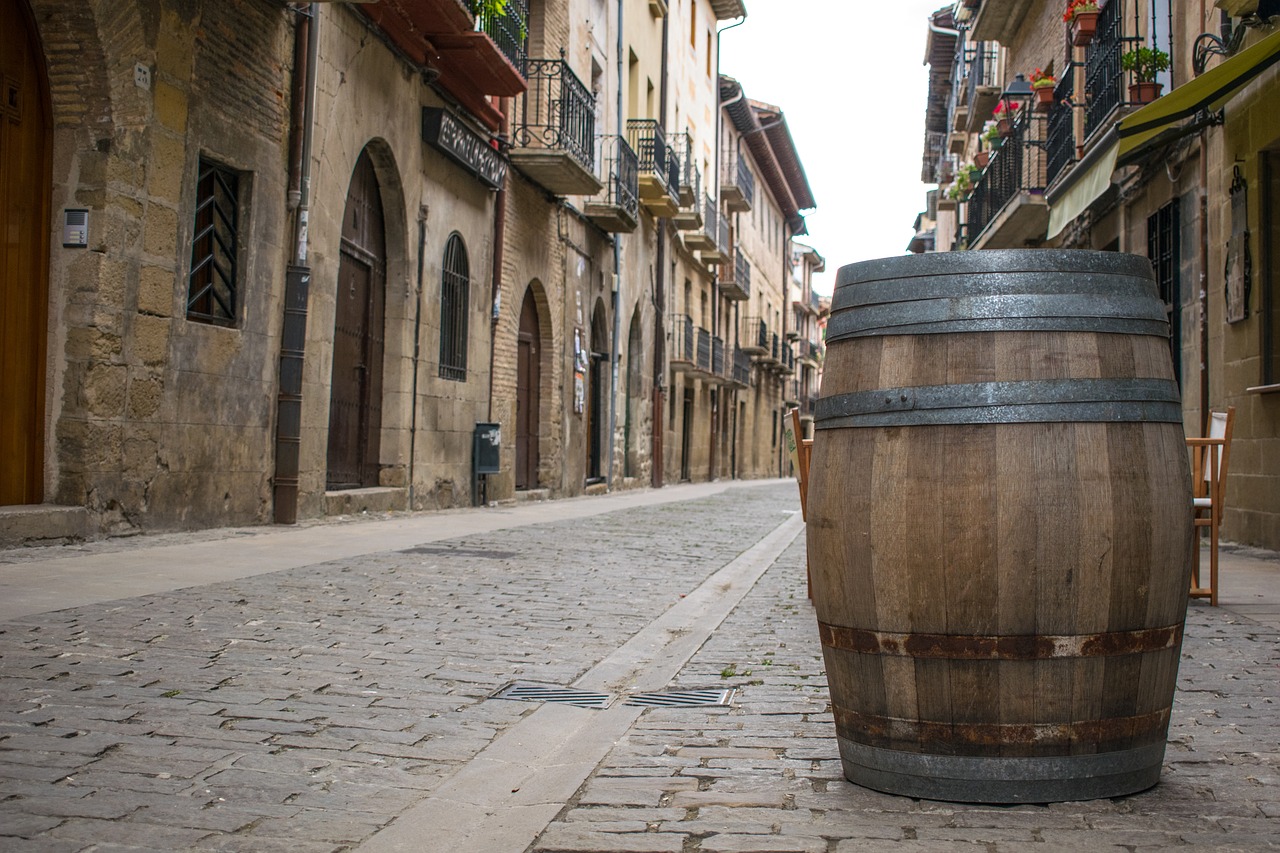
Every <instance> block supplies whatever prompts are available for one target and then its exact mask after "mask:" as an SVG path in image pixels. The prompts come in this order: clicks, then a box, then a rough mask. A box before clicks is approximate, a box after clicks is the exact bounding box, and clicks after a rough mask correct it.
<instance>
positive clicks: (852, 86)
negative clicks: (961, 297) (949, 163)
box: [720, 0, 948, 294]
mask: <svg viewBox="0 0 1280 853" xmlns="http://www.w3.org/2000/svg"><path fill="white" fill-rule="evenodd" d="M745 4H746V7H747V19H746V23H744V24H743V25H742V26H740V27H735V28H734V29H731V30H728V31H726V32H725V33H724V35H723V36H722V37H721V39H720V72H721V73H722V74H727V75H729V76H730V77H733V78H735V79H737V80H738V82H740V83H741V84H742V87H743V89H744V90H745V91H746V95H747V97H748V98H752V99H754V100H757V101H765V102H766V103H770V104H774V105H776V106H778V107H781V108H782V111H783V113H784V114H785V115H786V118H787V125H788V126H789V127H790V129H791V136H792V138H793V139H794V140H795V144H796V149H797V150H798V151H799V154H800V161H801V163H802V164H803V165H804V170H805V174H806V175H807V176H808V178H809V186H810V187H811V188H812V189H813V197H814V200H815V201H816V202H817V204H818V206H817V208H815V209H814V210H812V211H810V212H809V213H808V215H807V216H806V218H805V219H806V222H807V223H808V226H809V235H808V236H807V237H801V238H799V239H800V240H801V241H802V242H805V243H808V244H809V245H811V246H813V247H814V248H815V249H817V250H818V253H819V254H820V255H822V256H823V257H824V258H825V259H826V261H827V271H826V272H825V273H822V274H821V275H820V276H819V277H818V278H817V279H816V281H815V288H816V289H817V290H818V291H819V292H821V293H827V294H829V293H830V292H831V290H832V288H833V287H834V286H835V273H836V270H837V269H839V268H840V267H842V266H844V265H845V264H850V263H853V262H855V261H863V260H868V259H871V258H881V257H886V256H889V255H901V254H904V253H905V252H906V248H907V243H908V242H909V241H910V240H911V237H912V235H913V234H914V233H915V232H914V230H913V229H912V225H913V224H914V222H915V218H916V214H918V213H920V212H921V211H922V210H924V206H925V191H926V189H928V187H927V186H926V185H924V184H922V183H920V157H921V154H922V153H923V150H924V114H925V99H926V96H927V94H928V85H929V83H928V70H929V69H928V67H927V66H926V65H924V51H925V39H926V37H927V35H928V31H929V16H930V15H931V14H932V13H933V12H935V11H937V10H938V9H940V8H942V7H943V6H946V5H948V4H947V2H946V0H927V2H922V0H888V2H883V3H867V2H863V0H745Z"/></svg>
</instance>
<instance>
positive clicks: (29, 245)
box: [0, 0, 52, 505]
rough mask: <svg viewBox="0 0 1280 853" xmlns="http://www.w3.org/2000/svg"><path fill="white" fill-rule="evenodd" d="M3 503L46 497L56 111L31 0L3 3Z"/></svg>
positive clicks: (0, 39)
mask: <svg viewBox="0 0 1280 853" xmlns="http://www.w3.org/2000/svg"><path fill="white" fill-rule="evenodd" d="M0 83H2V85H3V88H2V89H0V460H3V462H0V505H12V504H31V503H40V502H41V500H43V498H44V361H45V329H46V326H47V323H48V313H47V312H48V301H49V296H48V292H49V290H48V280H49V263H48V260H49V227H48V225H49V204H50V202H49V192H50V186H51V184H52V178H51V177H50V168H51V162H50V151H51V148H50V141H51V137H50V129H51V122H50V118H49V115H50V109H49V98H48V89H47V86H46V83H45V79H44V52H43V50H42V49H41V47H40V39H39V36H38V35H37V34H36V29H35V24H34V22H33V21H32V20H31V17H30V16H29V15H28V13H27V9H26V3H25V2H23V0H0Z"/></svg>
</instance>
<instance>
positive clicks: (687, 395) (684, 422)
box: [680, 388, 693, 480]
mask: <svg viewBox="0 0 1280 853" xmlns="http://www.w3.org/2000/svg"><path fill="white" fill-rule="evenodd" d="M692 442H693V391H692V389H688V388H686V389H685V392H684V408H683V410H682V411H681V412H680V479H681V480H689V479H690V476H689V463H690V461H691V460H690V459H689V455H690V454H691V453H692V452H693V446H692Z"/></svg>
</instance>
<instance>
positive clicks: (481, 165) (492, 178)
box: [422, 107, 507, 190]
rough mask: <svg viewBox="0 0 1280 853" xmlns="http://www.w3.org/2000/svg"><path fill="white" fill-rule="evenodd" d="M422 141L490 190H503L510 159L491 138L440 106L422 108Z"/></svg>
mask: <svg viewBox="0 0 1280 853" xmlns="http://www.w3.org/2000/svg"><path fill="white" fill-rule="evenodd" d="M422 141H423V142H425V143H427V144H428V145H430V146H431V147H432V148H435V149H436V150H437V151H439V152H441V153H442V154H444V155H445V156H447V157H448V158H449V159H450V160H452V161H453V162H455V163H457V164H458V165H459V166H461V167H462V168H464V169H466V170H467V171H468V172H470V173H471V174H472V175H475V177H476V178H477V179H479V181H480V182H481V183H482V184H484V185H485V186H487V187H489V188H490V189H495V190H496V189H500V188H501V187H502V180H503V178H505V177H506V175H507V161H506V159H505V158H503V156H502V155H501V154H499V153H498V152H497V151H496V150H494V148H493V146H492V145H490V144H489V140H487V139H485V138H484V137H483V136H481V135H480V134H478V133H476V132H475V131H474V130H472V129H471V128H469V127H467V126H466V125H465V124H463V123H462V121H461V120H460V119H458V117H457V116H455V115H453V114H452V113H450V112H449V111H447V110H444V109H441V108H440V107H423V108H422Z"/></svg>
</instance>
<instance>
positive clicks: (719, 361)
mask: <svg viewBox="0 0 1280 853" xmlns="http://www.w3.org/2000/svg"><path fill="white" fill-rule="evenodd" d="M711 372H712V374H714V375H715V377H716V378H717V379H724V378H725V373H724V339H723V338H719V337H716V336H715V335H712V337H711Z"/></svg>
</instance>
